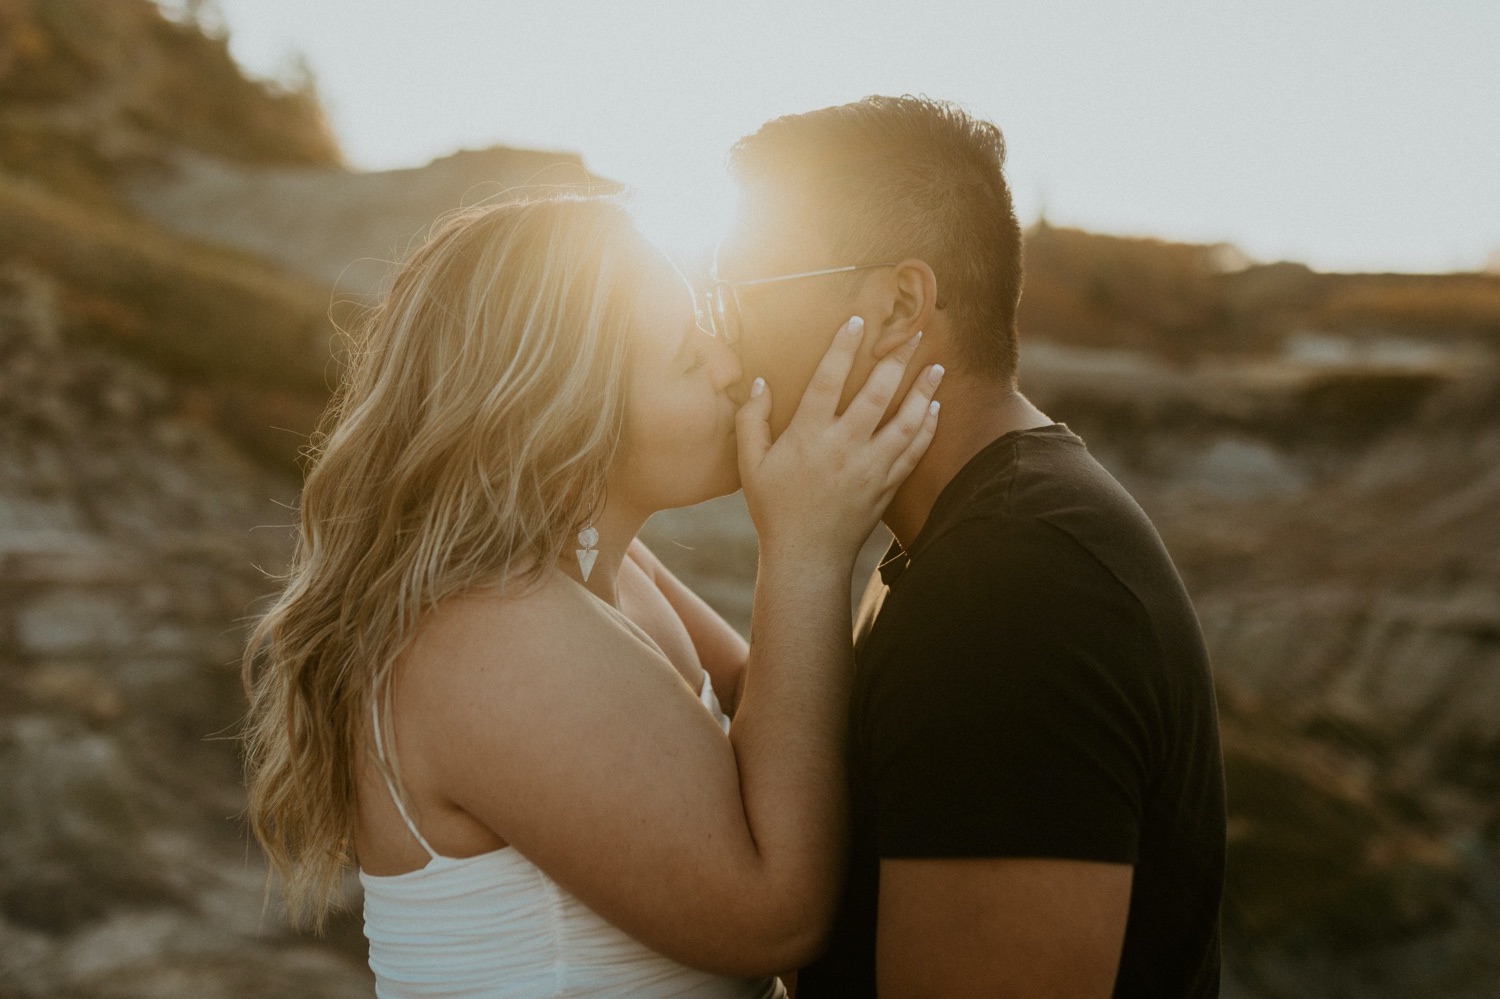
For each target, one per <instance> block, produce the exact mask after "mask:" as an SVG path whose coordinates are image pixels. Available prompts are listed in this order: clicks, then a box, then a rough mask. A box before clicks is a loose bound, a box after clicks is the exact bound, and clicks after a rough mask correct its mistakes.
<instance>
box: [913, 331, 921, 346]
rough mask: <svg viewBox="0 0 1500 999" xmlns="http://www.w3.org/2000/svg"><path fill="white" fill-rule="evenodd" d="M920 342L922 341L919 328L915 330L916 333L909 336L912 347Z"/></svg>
mask: <svg viewBox="0 0 1500 999" xmlns="http://www.w3.org/2000/svg"><path fill="white" fill-rule="evenodd" d="M921 342H922V331H921V330H917V335H916V336H914V337H912V338H911V345H912V346H913V347H915V346H916V345H917V344H919V343H921Z"/></svg>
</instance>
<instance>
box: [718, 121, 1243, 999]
mask: <svg viewBox="0 0 1500 999" xmlns="http://www.w3.org/2000/svg"><path fill="white" fill-rule="evenodd" d="M1003 161H1004V141H1003V139H1002V138H1001V135H1000V132H999V130H998V129H997V128H996V127H995V126H994V125H992V124H990V123H988V122H985V121H981V120H978V119H976V118H974V117H972V116H971V115H969V114H967V113H966V112H964V111H963V110H962V109H959V108H957V107H954V106H952V105H948V104H942V103H938V102H933V101H929V100H926V99H918V98H910V97H907V98H882V97H874V98H866V99H865V100H863V101H860V102H857V103H855V104H850V105H844V106H842V107H835V108H825V109H823V110H820V111H814V112H810V113H808V114H803V115H794V116H789V117H786V118H780V119H777V120H775V121H772V122H769V123H768V124H766V125H765V126H763V127H762V128H761V129H760V130H759V131H758V132H756V133H755V134H754V135H751V136H748V137H747V138H745V139H742V140H741V141H740V142H739V143H738V144H737V145H736V146H735V149H734V151H733V153H732V155H731V170H732V172H733V173H734V175H735V179H736V181H737V182H738V184H739V186H740V190H741V203H740V212H739V217H738V221H737V223H736V226H735V229H734V231H733V232H732V234H731V236H730V238H729V239H728V240H726V241H725V243H724V244H723V245H722V246H721V247H720V249H719V253H718V255H717V258H716V262H715V273H714V275H713V279H712V280H711V282H710V283H709V286H708V287H707V288H705V289H704V290H703V293H702V295H701V298H700V308H701V311H702V313H703V320H704V322H705V325H706V326H707V327H708V328H709V329H710V330H711V331H712V332H714V333H716V334H717V335H720V336H722V337H724V338H725V339H726V340H727V341H729V342H730V343H732V344H734V345H736V347H737V349H738V350H739V351H740V354H741V358H742V360H743V364H744V372H745V380H746V384H747V385H748V383H749V381H750V380H751V379H753V378H755V377H757V376H760V377H764V378H765V379H766V382H767V385H768V386H769V391H770V392H771V402H772V409H771V420H770V422H771V429H772V432H773V433H780V432H781V430H783V429H784V428H785V427H786V425H787V423H788V421H789V420H790V419H791V415H792V413H793V412H794V411H795V409H796V407H797V404H798V402H799V400H800V397H801V394H802V391H803V389H804V388H805V387H806V385H807V383H808V380H809V379H810V378H811V377H812V373H813V370H814V368H815V367H816V365H817V362H818V359H819V358H820V357H821V356H822V354H823V352H824V351H825V349H826V348H827V346H828V342H829V333H828V332H827V331H829V330H834V329H837V328H838V327H839V326H840V325H841V324H842V323H843V321H844V320H845V319H846V318H847V317H849V316H851V315H857V316H860V317H861V318H862V319H863V321H864V339H863V343H862V346H861V351H860V361H859V363H858V365H857V366H856V369H855V372H854V375H853V377H852V378H851V379H850V383H851V385H858V384H859V383H860V382H861V381H862V378H863V375H864V374H865V373H866V372H868V370H869V369H870V368H871V367H873V365H874V363H875V361H876V360H877V359H878V358H880V357H881V356H883V355H884V354H885V353H887V352H889V351H891V350H894V349H895V348H896V347H897V346H899V345H901V344H903V343H905V342H907V340H908V339H909V338H910V337H911V336H913V335H915V334H916V333H917V332H918V331H919V330H920V331H922V333H923V339H922V342H921V345H920V347H919V352H918V356H917V357H916V358H915V359H914V360H913V362H912V364H911V366H910V367H909V369H908V370H909V372H910V374H909V375H908V377H909V378H916V377H927V375H926V374H925V372H927V371H928V370H929V368H930V365H931V364H932V363H933V362H941V363H942V364H943V365H944V366H945V367H946V368H947V373H946V376H945V377H944V378H943V382H942V387H941V389H940V390H939V392H940V395H939V398H940V399H941V400H942V402H943V419H942V422H941V424H940V425H939V427H938V431H937V435H936V437H935V438H934V440H933V443H932V445H931V447H930V448H929V450H928V452H927V454H926V455H925V456H924V457H923V459H922V461H921V463H920V464H919V465H918V466H917V469H916V470H915V471H914V472H913V473H912V475H911V477H910V479H909V480H908V481H907V482H906V483H905V484H904V485H903V486H902V488H901V489H900V490H899V491H898V492H897V494H896V496H895V498H894V500H893V501H892V503H891V505H890V508H889V509H888V510H887V512H886V515H885V523H886V525H887V526H888V527H889V528H890V529H891V532H892V534H893V535H894V536H895V540H894V542H893V543H892V545H891V549H890V551H889V552H888V554H887V556H886V559H885V560H884V562H883V564H882V565H881V566H880V570H879V572H878V573H877V575H876V576H875V577H874V578H873V579H872V580H871V581H870V585H869V587H868V589H867V591H866V596H865V600H864V603H863V606H862V607H861V609H860V614H859V621H858V622H857V624H856V638H855V644H856V663H857V671H856V678H855V684H854V692H853V697H852V699H851V704H850V713H849V791H850V805H851V813H850V817H851V840H850V853H849V870H848V881H847V887H846V890H845V893H844V897H843V899H842V901H841V903H840V905H839V909H838V912H837V914H836V915H835V917H834V919H833V925H832V929H831V932H830V935H829V946H828V949H827V952H826V953H825V954H824V956H823V957H821V958H820V959H819V960H817V961H816V962H814V963H813V964H812V965H810V966H809V967H807V968H805V969H803V970H802V972H801V974H800V975H799V979H798V996H799V999H820V997H824V996H840V997H842V996H848V997H859V996H873V995H875V994H876V992H877V989H878V991H879V993H880V995H882V996H926V995H931V996H963V995H975V996H980V995H982V996H1011V997H1030V996H1037V997H1041V996H1045V997H1049V999H1056V997H1083V996H1091V997H1102V996H1110V995H1114V996H1142V997H1145V996H1150V997H1152V999H1171V997H1203V996H1214V995H1217V994H1218V982H1219V906H1220V896H1221V891H1222V883H1223V864H1224V824H1225V816H1224V788H1223V765H1222V760H1221V756H1220V750H1219V739H1218V725H1217V713H1216V708H1215V703H1214V692H1213V683H1212V677H1211V674H1210V671H1209V664H1208V659H1207V654H1206V652H1205V650H1204V645H1203V640H1202V636H1201V634H1200V631H1199V628H1198V624H1197V619H1196V617H1195V615H1194V613H1193V609H1192V606H1191V604H1190V603H1189V601H1188V597H1187V594H1186V592H1185V591H1184V589H1183V587H1182V583H1181V581H1180V579H1179V577H1178V575H1177V572H1176V570H1175V568H1174V567H1173V565H1172V562H1171V559H1170V558H1169V556H1168V555H1167V552H1166V550H1165V549H1164V548H1163V547H1162V544H1161V541H1160V539H1159V538H1158V536H1157V534H1156V531H1155V529H1154V528H1153V527H1152V526H1151V524H1150V522H1149V521H1148V520H1147V518H1146V516H1145V514H1144V513H1142V512H1141V510H1140V508H1139V507H1138V506H1137V505H1136V504H1135V503H1134V501H1133V500H1131V498H1130V497H1129V495H1128V494H1126V493H1125V491H1124V490H1123V489H1122V488H1121V487H1120V486H1119V484H1118V483H1116V482H1115V481H1114V479H1113V478H1111V477H1110V476H1109V474H1108V473H1107V472H1105V471H1104V469H1102V468H1101V467H1100V466H1099V465H1098V464H1097V463H1096V462H1095V461H1094V460H1093V458H1092V457H1090V455H1089V454H1088V451H1087V449H1086V448H1085V447H1084V445H1083V442H1082V441H1081V440H1079V439H1078V437H1076V436H1075V435H1074V434H1073V433H1071V432H1070V431H1069V430H1068V429H1067V428H1066V427H1065V426H1063V425H1061V424H1057V423H1054V422H1053V421H1052V420H1051V419H1050V418H1048V417H1047V416H1046V415H1045V414H1043V413H1042V412H1040V411H1039V410H1038V409H1037V408H1036V407H1035V406H1033V405H1032V404H1031V403H1030V402H1029V401H1028V400H1027V399H1026V398H1025V397H1024V396H1023V395H1022V394H1021V393H1020V392H1018V391H1017V389H1016V373H1017V365H1018V356H1019V355H1018V346H1017V343H1016V334H1015V315H1016V304H1017V301H1018V299H1019V295H1020V287H1021V245H1020V229H1019V226H1018V224H1017V221H1016V218H1015V214H1014V210H1013V208H1012V205H1011V198H1010V191H1009V189H1008V187H1007V185H1006V182H1005V178H1004V175H1003V170H1002V168H1003ZM905 388H906V386H902V388H901V390H900V391H898V392H897V393H896V394H895V396H894V397H893V402H892V407H893V409H894V406H895V401H894V400H899V399H900V398H901V397H902V396H903V394H904V392H905ZM849 391H850V392H851V394H852V390H849ZM846 401H847V400H846Z"/></svg>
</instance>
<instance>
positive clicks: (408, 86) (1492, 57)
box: [219, 0, 1500, 270]
mask: <svg viewBox="0 0 1500 999" xmlns="http://www.w3.org/2000/svg"><path fill="white" fill-rule="evenodd" d="M219 6H220V7H221V8H222V10H223V13H224V16H225V19H226V20H227V22H228V26H229V29H230V32H231V37H230V42H231V47H232V50H233V52H234V54H235V56H236V57H237V58H238V59H239V60H240V61H241V62H242V63H243V64H244V65H246V66H247V67H248V68H249V69H250V70H251V71H253V72H257V73H260V74H263V75H275V74H277V73H279V72H282V71H284V69H285V67H286V66H287V65H288V64H289V62H290V60H291V59H292V57H293V54H294V53H298V52H300V53H302V54H304V55H305V56H306V58H307V59H308V61H309V62H310V64H311V65H312V68H313V70H314V72H315V73H316V76H317V79H318V86H319V89H320V92H321V94H322V95H323V98H324V101H325V103H326V105H327V107H328V109H329V112H330V114H331V117H332V120H333V124H334V127H335V130H336V131H337V134H338V136H339V138H340V140H341V142H342V143H343V146H344V150H345V152H346V154H347V155H348V157H349V159H350V161H351V162H352V163H353V164H354V165H355V166H358V167H363V168H371V169H376V168H387V167H397V166H412V165H418V164H421V163H424V162H426V161H427V160H429V159H432V158H434V157H436V156H441V155H444V154H446V153H449V152H452V151H453V150H455V149H459V148H464V147H471V148H472V147H482V146H488V145H493V144H496V143H506V144H511V145H520V146H532V147H538V148H551V149H570V150H576V151H578V152H580V153H582V154H583V156H584V158H585V161H586V162H587V164H588V165H589V166H590V168H592V169H593V170H595V171H596V172H598V173H601V174H604V175H606V176H609V177H612V178H615V179H618V180H621V181H624V182H625V183H627V184H629V185H631V186H632V187H633V188H635V189H636V191H637V200H638V205H639V209H640V212H641V214H642V215H643V217H644V219H645V221H646V222H647V224H648V228H649V229H650V230H651V231H652V232H653V233H654V234H655V235H657V237H658V238H660V239H661V240H662V241H663V242H666V243H668V244H671V245H673V246H674V247H675V248H678V249H682V248H685V246H686V245H687V244H690V243H692V242H694V241H699V240H708V239H710V238H712V234H713V232H714V230H715V228H716V227H717V226H722V224H723V223H724V221H725V220H726V219H727V217H728V213H729V210H730V207H731V204H730V203H731V200H732V189H731V188H730V186H729V184H728V182H727V180H726V179H725V178H724V173H723V163H724V155H725V152H726V151H727V149H728V147H729V146H730V145H731V143H733V141H734V140H735V139H736V138H738V137H739V136H740V135H742V134H745V133H747V132H750V131H753V130H754V129H755V128H756V126H757V125H759V123H760V122H762V121H763V120H765V119H767V118H771V117H775V116H777V115H780V114H785V113H789V112H795V111H804V110H809V109H812V108H816V107H822V106H825V105H828V104H837V103H842V102H845V101H849V100H855V99H858V98H859V97H862V96H864V95H866V94H870V93H888V94H897V93H925V94H927V95H929V96H933V97H942V98H948V99H952V100H957V101H960V102H961V103H963V104H965V105H967V106H968V107H969V108H970V109H972V110H973V111H976V112H978V113H980V114H982V115H984V116H986V117H989V118H990V119H992V120H993V121H995V122H996V123H997V124H999V125H1000V127H1001V128H1002V129H1003V130H1004V132H1005V135H1006V139H1007V142H1008V144H1009V148H1010V160H1009V170H1008V175H1009V177H1010V181H1011V184H1012V187H1013V188H1014V189H1015V192H1016V197H1017V203H1018V207H1019V210H1020V212H1021V217H1022V221H1023V222H1025V223H1029V222H1030V221H1032V220H1033V219H1035V218H1036V217H1037V215H1038V213H1039V212H1040V211H1041V210H1043V208H1045V211H1046V214H1047V217H1048V219H1049V220H1050V221H1052V222H1053V223H1055V224H1063V225H1079V226H1083V227H1085V228H1088V229H1093V230H1097V231H1102V232H1112V233H1126V234H1145V235H1160V236H1164V237H1168V238H1174V239H1187V240H1193V241H1205V242H1209V241H1218V240H1227V241H1231V242H1234V243H1236V244H1238V245H1239V246H1240V247H1241V248H1243V249H1244V250H1246V251H1247V252H1248V253H1249V254H1250V255H1251V256H1252V257H1254V258H1256V259H1260V260H1275V259H1292V260H1302V261H1306V262H1308V263H1311V264H1312V265H1314V266H1316V267H1320V268H1323V269H1328V270H1355V269H1369V270H1453V269H1475V268H1478V267H1481V266H1484V265H1485V264H1486V262H1487V261H1490V262H1495V263H1496V265H1497V266H1500V0H1191V2H1189V0H1154V2H1150V3H1146V2H1133V3H1123V2H1110V0H1091V2H1082V0H1046V2H1037V0H1028V2H1019V0H923V2H920V3H919V2H916V0H860V2H852V0H821V2H820V0H788V2H772V0H759V2H756V0H733V2H729V0H595V2H591V0H506V2H503V3H502V2H496V0H408V2H399V3H398V2H394V0H219Z"/></svg>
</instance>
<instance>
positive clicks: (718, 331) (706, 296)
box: [698, 264, 896, 347]
mask: <svg viewBox="0 0 1500 999" xmlns="http://www.w3.org/2000/svg"><path fill="white" fill-rule="evenodd" d="M895 266H896V265H895V264H850V265H849V266H847V267H825V268H823V269H822V270H818V271H802V272H800V273H797V274H777V275H775V276H774V277H763V278H752V279H750V280H748V281H720V280H719V279H718V278H711V279H710V284H709V286H708V287H707V288H705V289H704V290H703V291H702V292H700V293H699V294H698V315H699V326H700V327H701V328H702V329H703V332H705V333H707V334H708V335H709V336H716V337H718V338H719V339H721V340H723V341H724V342H725V343H726V344H728V345H729V346H731V347H733V346H735V345H736V344H738V343H739V342H740V337H741V335H742V334H743V332H744V323H743V322H742V321H741V319H740V291H739V290H740V289H741V288H751V287H754V286H756V285H762V284H776V283H777V282H780V281H796V280H799V279H801V278H810V277H822V276H823V275H825V274H848V273H849V272H851V271H862V270H866V269H868V268H871V267H895ZM705 322H706V323H707V325H706V326H705V325H704V323H705Z"/></svg>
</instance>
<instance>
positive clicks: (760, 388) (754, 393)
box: [750, 378, 766, 399]
mask: <svg viewBox="0 0 1500 999" xmlns="http://www.w3.org/2000/svg"><path fill="white" fill-rule="evenodd" d="M765 390H766V380H765V379H764V378H757V379H755V381H753V382H751V383H750V398H752V399H759V398H760V395H761V393H762V392H764V391H765Z"/></svg>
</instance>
